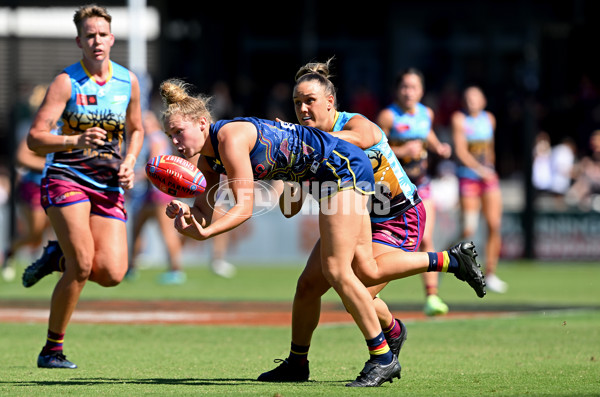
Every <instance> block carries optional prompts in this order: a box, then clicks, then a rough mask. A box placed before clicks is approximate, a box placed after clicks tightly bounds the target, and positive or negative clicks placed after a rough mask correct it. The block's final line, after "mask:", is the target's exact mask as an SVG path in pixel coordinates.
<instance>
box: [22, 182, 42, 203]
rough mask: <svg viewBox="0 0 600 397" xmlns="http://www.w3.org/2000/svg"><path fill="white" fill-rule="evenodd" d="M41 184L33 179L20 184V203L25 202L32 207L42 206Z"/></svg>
mask: <svg viewBox="0 0 600 397" xmlns="http://www.w3.org/2000/svg"><path fill="white" fill-rule="evenodd" d="M41 196H42V195H41V193H40V185H38V184H37V183H35V182H33V181H26V182H21V183H20V184H19V204H25V205H27V206H28V207H29V208H31V209H38V208H42V204H41V202H40V199H41Z"/></svg>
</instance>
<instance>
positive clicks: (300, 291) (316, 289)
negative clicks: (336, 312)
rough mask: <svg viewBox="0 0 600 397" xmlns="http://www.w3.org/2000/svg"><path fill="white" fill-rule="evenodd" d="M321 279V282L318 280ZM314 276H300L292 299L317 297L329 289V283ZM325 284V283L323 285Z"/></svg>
mask: <svg viewBox="0 0 600 397" xmlns="http://www.w3.org/2000/svg"><path fill="white" fill-rule="evenodd" d="M319 281H321V282H319ZM323 281H324V280H317V279H316V278H314V277H306V276H304V275H302V276H300V278H299V279H298V283H297V284H296V295H295V296H294V300H307V299H318V298H320V297H321V296H322V295H323V294H324V293H325V292H327V290H328V289H329V284H326V282H325V283H324V282H323ZM324 284H325V285H324Z"/></svg>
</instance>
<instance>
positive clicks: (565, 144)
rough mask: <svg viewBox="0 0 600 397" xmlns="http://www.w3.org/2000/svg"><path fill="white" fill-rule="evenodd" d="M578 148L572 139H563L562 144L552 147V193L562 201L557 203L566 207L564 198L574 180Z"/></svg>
mask: <svg viewBox="0 0 600 397" xmlns="http://www.w3.org/2000/svg"><path fill="white" fill-rule="evenodd" d="M576 152H577V148H576V146H575V141H573V139H572V138H570V137H566V138H563V140H562V141H561V143H559V144H558V145H555V146H553V147H552V153H551V155H550V161H551V166H552V183H551V185H550V191H551V192H552V193H553V195H554V196H555V197H556V198H558V199H560V200H558V201H557V203H558V204H559V205H561V206H564V203H565V201H564V198H565V195H566V194H567V191H569V189H570V188H571V183H572V180H573V166H574V165H575V155H576Z"/></svg>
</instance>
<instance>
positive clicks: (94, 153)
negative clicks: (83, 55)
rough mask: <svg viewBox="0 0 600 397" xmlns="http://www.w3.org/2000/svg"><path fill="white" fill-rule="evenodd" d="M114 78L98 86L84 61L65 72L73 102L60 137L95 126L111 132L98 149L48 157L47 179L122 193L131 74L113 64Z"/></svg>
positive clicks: (58, 153) (78, 150) (54, 154)
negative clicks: (121, 179)
mask: <svg viewBox="0 0 600 397" xmlns="http://www.w3.org/2000/svg"><path fill="white" fill-rule="evenodd" d="M109 68H110V76H109V78H108V79H107V80H106V82H104V83H98V82H97V81H96V80H94V78H93V77H92V76H91V75H90V73H89V72H88V71H87V70H86V68H85V66H84V65H83V62H81V61H80V62H78V63H75V64H73V65H71V66H69V67H67V68H65V70H64V72H65V73H67V74H68V75H69V77H70V79H71V99H69V101H68V102H67V105H66V107H65V110H64V112H63V114H62V116H61V119H60V120H59V122H58V128H57V131H56V133H57V134H59V135H67V136H68V135H78V134H81V133H83V132H84V131H85V130H86V129H88V128H91V127H99V128H102V129H103V130H105V131H106V132H107V136H106V138H105V143H104V145H103V146H101V147H98V148H86V149H79V148H74V149H71V150H67V151H61V152H55V153H51V154H48V156H47V158H46V169H45V176H46V177H49V178H53V179H61V180H67V181H73V182H76V183H80V184H82V185H84V186H87V187H90V188H93V189H97V190H104V191H122V189H121V188H120V187H119V181H118V176H117V173H118V172H119V166H120V165H121V162H122V160H123V157H124V155H125V153H126V144H125V121H126V113H127V106H128V105H129V100H130V98H131V78H130V75H129V71H128V70H127V69H126V68H124V67H123V66H121V65H118V64H116V63H114V62H110V66H109Z"/></svg>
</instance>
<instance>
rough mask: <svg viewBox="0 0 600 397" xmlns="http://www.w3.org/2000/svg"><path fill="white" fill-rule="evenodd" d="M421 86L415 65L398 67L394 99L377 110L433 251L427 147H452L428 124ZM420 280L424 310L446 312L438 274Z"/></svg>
mask: <svg viewBox="0 0 600 397" xmlns="http://www.w3.org/2000/svg"><path fill="white" fill-rule="evenodd" d="M424 90H425V78H424V77H423V74H422V73H421V71H419V70H418V69H415V68H408V69H405V70H403V71H401V72H400V73H399V74H398V77H397V79H396V91H395V94H396V99H395V102H394V103H393V104H391V105H390V106H388V107H387V108H386V109H384V110H382V111H381V112H380V114H379V116H378V119H377V124H379V126H380V127H381V129H383V131H384V132H385V133H386V134H387V136H388V139H389V141H390V146H391V147H392V150H393V151H394V153H395V154H396V157H398V160H400V164H402V167H404V170H405V171H406V173H407V174H408V177H409V178H410V180H411V181H412V182H413V183H414V184H415V185H417V189H418V190H419V196H421V199H422V200H423V204H424V205H425V210H426V212H427V224H426V225H425V232H424V234H423V240H422V241H421V251H423V252H431V251H434V246H433V230H434V226H435V210H436V209H435V202H434V201H433V198H432V197H431V178H430V176H429V174H428V161H427V156H428V151H431V152H433V153H436V154H437V155H439V156H441V157H443V158H449V157H450V155H451V153H452V149H451V147H450V145H448V144H447V143H442V142H440V140H439V139H438V137H437V135H436V134H435V132H434V131H433V129H432V127H431V126H432V123H433V111H432V110H431V108H429V107H427V106H425V105H423V104H422V103H421V99H422V98H423V94H424V92H425V91H424ZM423 283H424V286H425V295H426V301H425V308H424V311H425V314H427V315H428V316H436V315H444V314H446V313H448V305H446V304H445V303H444V302H443V301H442V299H441V298H440V297H439V296H438V284H439V275H438V274H434V273H423Z"/></svg>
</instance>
